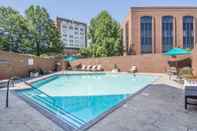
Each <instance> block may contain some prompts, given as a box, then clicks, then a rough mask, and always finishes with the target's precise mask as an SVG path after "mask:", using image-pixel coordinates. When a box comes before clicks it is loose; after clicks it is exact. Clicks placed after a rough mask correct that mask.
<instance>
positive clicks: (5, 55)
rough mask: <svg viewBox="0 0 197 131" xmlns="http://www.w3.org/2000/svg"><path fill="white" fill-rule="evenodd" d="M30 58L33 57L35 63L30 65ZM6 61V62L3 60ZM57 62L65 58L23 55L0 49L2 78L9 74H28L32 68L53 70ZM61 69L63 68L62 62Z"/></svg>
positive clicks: (0, 75) (61, 61) (0, 74)
mask: <svg viewBox="0 0 197 131" xmlns="http://www.w3.org/2000/svg"><path fill="white" fill-rule="evenodd" d="M28 59H33V65H28ZM3 61H4V62H3ZM57 62H60V63H64V62H63V59H61V58H59V59H47V58H40V57H36V56H30V55H23V54H17V53H10V52H5V51H0V78H1V77H2V78H3V77H9V76H13V75H14V76H15V75H16V76H27V75H28V72H29V70H31V69H39V68H40V69H43V70H46V71H53V70H54V68H55V64H56V63H57ZM61 65H62V66H60V69H59V70H61V69H63V64H61Z"/></svg>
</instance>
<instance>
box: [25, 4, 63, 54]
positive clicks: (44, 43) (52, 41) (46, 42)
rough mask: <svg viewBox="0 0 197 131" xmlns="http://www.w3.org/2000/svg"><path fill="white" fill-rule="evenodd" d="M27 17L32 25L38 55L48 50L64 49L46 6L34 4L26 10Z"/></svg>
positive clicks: (57, 50)
mask: <svg viewBox="0 0 197 131" xmlns="http://www.w3.org/2000/svg"><path fill="white" fill-rule="evenodd" d="M26 17H27V19H28V20H29V23H31V26H32V35H33V38H34V42H35V45H34V46H35V48H36V55H38V56H39V55H40V54H41V53H47V52H48V51H55V52H62V51H63V48H62V43H61V40H60V34H59V32H58V31H57V29H56V27H55V26H54V24H53V22H52V20H51V19H50V17H49V14H48V13H47V11H46V9H45V8H42V7H40V6H34V5H32V6H30V7H29V8H28V9H27V10H26Z"/></svg>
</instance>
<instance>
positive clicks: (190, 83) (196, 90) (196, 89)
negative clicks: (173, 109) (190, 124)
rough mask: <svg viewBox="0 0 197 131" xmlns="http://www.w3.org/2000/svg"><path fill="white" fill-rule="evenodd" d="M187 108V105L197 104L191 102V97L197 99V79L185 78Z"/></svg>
mask: <svg viewBox="0 0 197 131" xmlns="http://www.w3.org/2000/svg"><path fill="white" fill-rule="evenodd" d="M184 87H185V109H187V107H188V106H187V105H196V106H197V103H193V102H189V101H188V100H189V99H196V100H197V80H185V81H184Z"/></svg>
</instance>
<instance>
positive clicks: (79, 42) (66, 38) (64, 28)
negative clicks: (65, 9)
mask: <svg viewBox="0 0 197 131" xmlns="http://www.w3.org/2000/svg"><path fill="white" fill-rule="evenodd" d="M56 24H57V28H58V30H59V31H60V33H61V38H62V42H63V45H64V49H65V54H76V53H78V51H79V49H80V48H86V46H87V25H86V24H85V23H82V22H78V21H74V20H69V19H64V18H60V17H57V19H56Z"/></svg>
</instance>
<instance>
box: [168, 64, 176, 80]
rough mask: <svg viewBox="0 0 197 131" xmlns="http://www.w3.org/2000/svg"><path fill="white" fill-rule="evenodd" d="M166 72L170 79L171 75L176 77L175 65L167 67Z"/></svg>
mask: <svg viewBox="0 0 197 131" xmlns="http://www.w3.org/2000/svg"><path fill="white" fill-rule="evenodd" d="M167 73H168V75H169V79H170V80H171V79H172V76H176V77H177V78H178V71H177V69H176V67H169V69H168V71H167Z"/></svg>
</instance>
